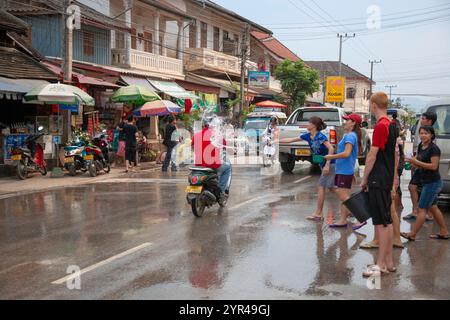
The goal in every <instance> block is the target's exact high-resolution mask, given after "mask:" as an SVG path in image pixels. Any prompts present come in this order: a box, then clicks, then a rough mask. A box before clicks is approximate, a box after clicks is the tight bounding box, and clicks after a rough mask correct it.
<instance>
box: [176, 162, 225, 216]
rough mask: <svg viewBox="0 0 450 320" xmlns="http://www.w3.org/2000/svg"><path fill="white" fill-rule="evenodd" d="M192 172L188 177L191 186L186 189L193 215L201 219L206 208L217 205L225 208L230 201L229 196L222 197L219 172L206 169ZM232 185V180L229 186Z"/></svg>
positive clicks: (197, 169) (200, 168) (195, 169)
mask: <svg viewBox="0 0 450 320" xmlns="http://www.w3.org/2000/svg"><path fill="white" fill-rule="evenodd" d="M190 170H191V173H190V174H189V176H188V182H189V186H187V187H186V190H185V191H186V193H187V195H186V199H187V202H188V203H189V204H190V205H191V208H192V213H193V214H194V215H195V216H196V217H201V216H203V213H204V211H205V209H206V208H209V207H211V206H213V205H214V204H216V203H218V204H219V205H220V206H221V207H224V206H225V205H226V203H227V201H228V194H224V195H222V197H221V191H220V187H219V178H218V176H217V171H216V170H214V169H211V168H205V167H192V168H190ZM230 184H231V178H230V181H229V182H228V186H229V185H230ZM227 189H228V188H227Z"/></svg>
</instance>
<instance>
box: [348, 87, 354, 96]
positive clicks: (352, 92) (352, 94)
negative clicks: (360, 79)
mask: <svg viewBox="0 0 450 320" xmlns="http://www.w3.org/2000/svg"><path fill="white" fill-rule="evenodd" d="M355 95H356V88H352V87H350V88H347V99H355Z"/></svg>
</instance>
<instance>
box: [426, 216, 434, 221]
mask: <svg viewBox="0 0 450 320" xmlns="http://www.w3.org/2000/svg"><path fill="white" fill-rule="evenodd" d="M425 221H427V222H431V221H434V218H428V217H426V218H425Z"/></svg>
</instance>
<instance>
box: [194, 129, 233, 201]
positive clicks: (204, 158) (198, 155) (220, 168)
mask: <svg viewBox="0 0 450 320" xmlns="http://www.w3.org/2000/svg"><path fill="white" fill-rule="evenodd" d="M216 134H217V133H216V132H215V131H214V130H213V129H212V128H210V127H209V124H208V123H207V122H205V123H204V125H203V129H202V130H201V131H199V132H197V133H196V134H194V137H193V138H192V143H191V146H192V147H193V149H194V164H195V165H196V166H199V167H207V168H211V169H215V170H217V175H218V177H219V186H220V190H221V191H222V193H226V194H228V191H229V190H228V189H229V187H230V186H229V180H230V178H231V164H230V163H228V162H224V161H222V157H221V155H222V152H221V148H219V147H222V148H224V149H226V148H227V147H226V145H227V142H226V140H225V139H224V138H223V137H220V138H219V139H217V136H216ZM217 140H221V144H222V145H221V146H217V145H214V141H217ZM216 144H217V143H216Z"/></svg>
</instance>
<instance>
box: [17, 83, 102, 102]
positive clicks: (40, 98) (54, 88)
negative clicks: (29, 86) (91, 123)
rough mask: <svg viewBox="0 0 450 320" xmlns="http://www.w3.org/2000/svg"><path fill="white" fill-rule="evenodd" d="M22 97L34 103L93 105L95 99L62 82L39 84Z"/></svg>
mask: <svg viewBox="0 0 450 320" xmlns="http://www.w3.org/2000/svg"><path fill="white" fill-rule="evenodd" d="M23 99H24V100H25V103H36V104H43V103H47V104H78V103H80V104H84V105H87V106H94V105H95V100H94V98H92V97H91V96H90V95H88V94H87V93H86V92H84V91H83V90H81V89H80V88H77V87H74V86H71V85H68V84H63V83H49V84H44V85H40V86H38V87H36V88H34V89H33V90H31V91H30V92H28V93H27V94H26V95H25V96H24V97H23Z"/></svg>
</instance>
